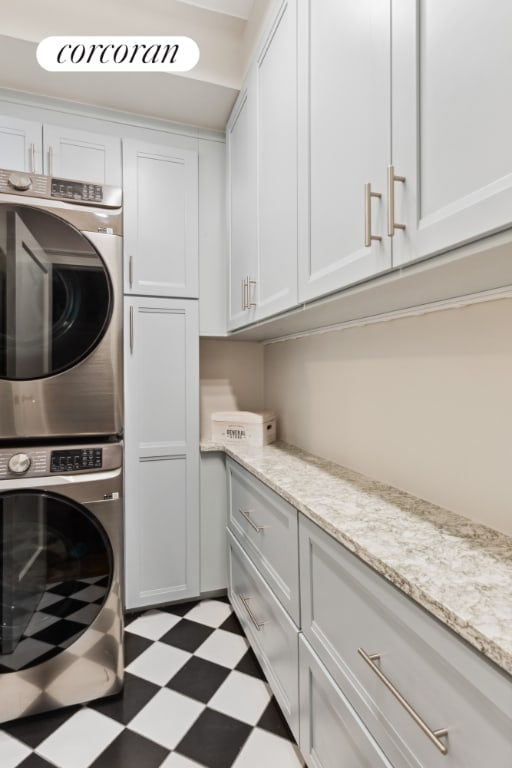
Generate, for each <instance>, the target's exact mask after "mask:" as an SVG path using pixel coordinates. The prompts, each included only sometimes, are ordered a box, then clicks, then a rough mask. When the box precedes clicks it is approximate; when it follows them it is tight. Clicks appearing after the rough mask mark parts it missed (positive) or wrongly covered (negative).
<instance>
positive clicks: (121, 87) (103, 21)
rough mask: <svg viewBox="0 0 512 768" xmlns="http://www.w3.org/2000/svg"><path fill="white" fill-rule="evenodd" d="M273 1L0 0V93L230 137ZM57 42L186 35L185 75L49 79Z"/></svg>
mask: <svg viewBox="0 0 512 768" xmlns="http://www.w3.org/2000/svg"><path fill="white" fill-rule="evenodd" d="M271 4H272V0H143V2H142V0H87V2H81V3H77V2H70V0H45V2H44V3H42V2H41V0H24V1H23V3H15V2H13V0H0V16H1V19H2V24H1V28H0V29H1V34H0V87H1V88H8V89H14V90H17V91H24V92H28V93H34V94H37V95H44V96H49V97H53V98H62V99H69V100H72V101H77V102H80V103H82V104H91V105H94V106H98V107H105V108H108V109H117V110H122V111H125V112H131V113H134V114H137V115H146V116H149V117H155V118H162V119H164V120H171V121H173V122H178V123H184V124H187V125H194V126H199V127H203V128H210V129H213V130H223V129H224V126H225V124H226V121H227V118H228V116H229V113H230V111H231V108H232V106H233V103H234V101H235V99H236V96H237V95H238V91H239V89H240V86H241V84H242V81H243V78H244V75H245V72H246V70H247V65H248V62H249V59H250V57H251V55H252V53H253V50H254V47H255V45H256V42H257V38H258V35H259V33H260V30H261V28H262V26H263V25H264V23H265V20H266V18H267V16H268V13H269V8H270V6H271ZM51 35H96V36H99V35H117V36H122V35H169V36H171V35H172V36H174V35H186V36H188V37H191V38H192V39H193V40H195V41H196V43H197V44H198V46H199V49H200V59H199V62H198V64H197V65H196V67H194V69H193V70H191V71H190V72H186V73H180V74H170V73H166V72H134V73H125V72H119V73H115V72H114V73H111V72H91V73H82V72H76V73H75V72H47V71H46V70H43V69H42V68H41V67H40V66H39V64H38V63H37V60H36V49H37V45H38V43H39V42H40V41H41V40H42V39H43V38H45V37H49V36H51Z"/></svg>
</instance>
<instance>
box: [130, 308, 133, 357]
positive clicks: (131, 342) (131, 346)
mask: <svg viewBox="0 0 512 768" xmlns="http://www.w3.org/2000/svg"><path fill="white" fill-rule="evenodd" d="M130 352H131V354H132V355H133V306H130Z"/></svg>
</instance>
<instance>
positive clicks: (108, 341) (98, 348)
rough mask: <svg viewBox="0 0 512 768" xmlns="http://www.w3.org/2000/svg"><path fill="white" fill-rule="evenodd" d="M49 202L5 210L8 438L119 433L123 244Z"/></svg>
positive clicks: (2, 323)
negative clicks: (84, 227)
mask: <svg viewBox="0 0 512 768" xmlns="http://www.w3.org/2000/svg"><path fill="white" fill-rule="evenodd" d="M45 202H46V201H42V202H41V203H39V204H38V207H37V208H36V207H34V206H32V205H27V204H25V203H23V204H19V203H18V201H17V202H14V203H5V202H0V402H1V403H2V408H1V409H0V440H12V439H19V438H34V437H42V438H46V437H61V436H77V435H111V434H117V433H120V432H121V431H122V418H121V414H122V407H121V406H122V404H121V393H122V377H121V354H122V352H121V343H122V339H121V336H122V334H121V327H122V326H121V323H122V319H121V318H122V312H121V302H120V290H121V238H120V237H119V236H118V235H114V234H110V233H109V232H105V231H104V230H105V229H108V227H107V228H106V227H105V226H104V222H103V220H102V219H101V218H98V217H101V216H103V217H104V218H107V217H112V216H113V214H112V213H107V214H105V213H103V214H102V213H101V212H100V213H97V214H96V217H97V218H96V222H97V229H98V230H100V231H98V232H97V233H96V232H91V233H84V232H83V231H81V230H80V229H78V228H77V226H76V225H75V222H77V221H78V222H80V217H82V219H83V220H84V223H85V224H87V225H90V224H91V222H92V223H95V218H94V216H92V215H91V213H90V212H87V211H79V212H78V213H77V212H76V211H71V212H69V214H68V212H67V211H66V210H65V206H62V204H61V208H58V207H57V204H56V203H54V204H53V206H48V205H45V204H44V203H45ZM66 216H68V218H70V219H71V221H72V222H73V223H71V221H68V220H66Z"/></svg>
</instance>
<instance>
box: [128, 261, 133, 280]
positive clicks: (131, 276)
mask: <svg viewBox="0 0 512 768" xmlns="http://www.w3.org/2000/svg"><path fill="white" fill-rule="evenodd" d="M128 282H129V283H130V288H131V287H132V286H133V256H130V258H129V260H128Z"/></svg>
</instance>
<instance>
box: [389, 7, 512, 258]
mask: <svg viewBox="0 0 512 768" xmlns="http://www.w3.org/2000/svg"><path fill="white" fill-rule="evenodd" d="M511 29H512V4H511V3H510V2H508V1H507V0H494V2H492V3H490V4H489V3H483V2H479V3H470V4H468V3H467V2H464V0H451V1H450V2H449V3H446V2H440V1H438V2H426V1H425V0H419V1H418V2H415V3H412V2H410V0H393V161H394V165H395V171H396V173H398V174H402V175H404V176H405V177H406V182H405V184H403V185H401V184H400V185H397V188H396V198H397V199H396V208H397V215H399V216H400V217H401V220H403V221H404V222H405V223H406V225H407V229H406V230H405V231H404V232H402V233H400V232H397V233H396V235H395V238H394V243H393V247H394V264H395V265H399V264H402V263H404V262H407V261H409V260H411V259H416V258H422V257H425V256H429V255H432V254H435V253H439V252H441V251H443V250H446V249H449V248H453V247H454V246H457V245H460V244H462V243H465V242H469V241H472V240H475V239H477V238H479V237H481V236H484V235H486V234H490V233H492V232H495V231H497V230H500V229H503V228H506V227H510V226H511V225H512V151H511V136H512V102H511V100H510V98H509V97H508V95H507V94H508V91H509V90H510V77H511V75H512V55H511V48H510V30H511Z"/></svg>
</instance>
